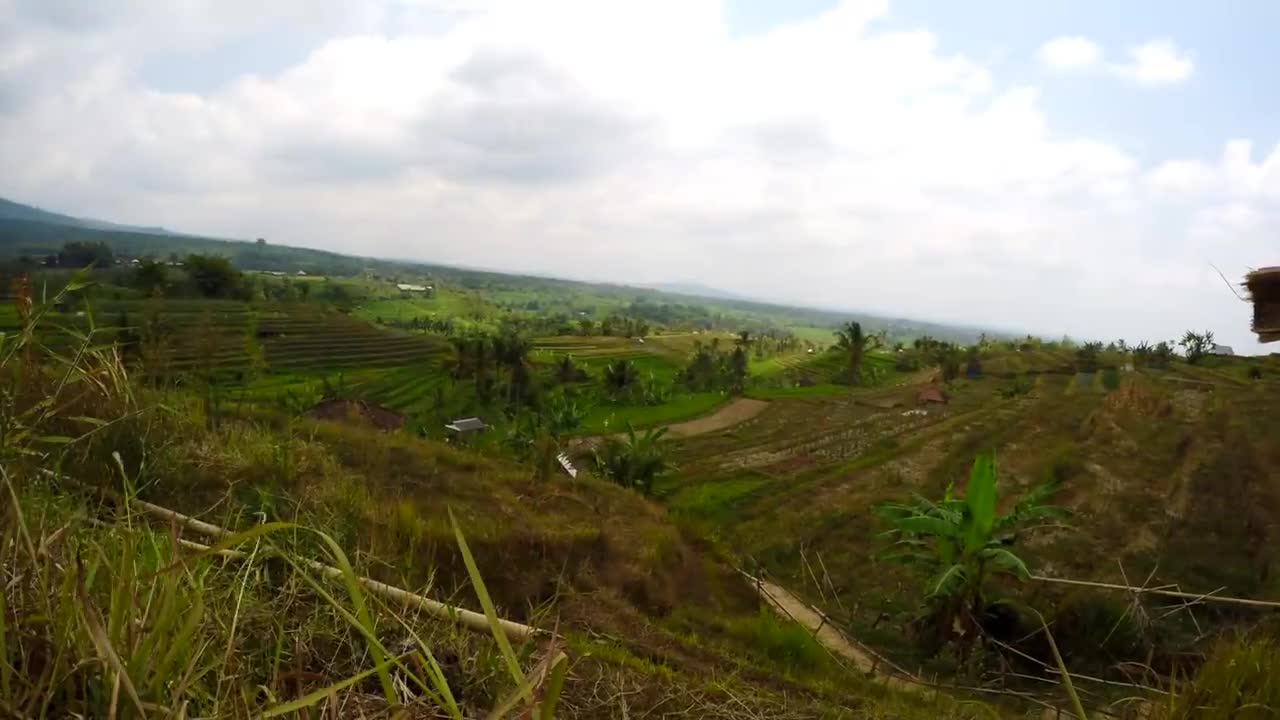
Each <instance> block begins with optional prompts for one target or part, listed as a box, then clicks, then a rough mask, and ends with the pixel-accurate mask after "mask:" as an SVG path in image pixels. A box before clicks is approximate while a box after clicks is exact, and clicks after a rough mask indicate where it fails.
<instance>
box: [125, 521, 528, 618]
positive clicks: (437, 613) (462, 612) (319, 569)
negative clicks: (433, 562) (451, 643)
mask: <svg viewBox="0 0 1280 720" xmlns="http://www.w3.org/2000/svg"><path fill="white" fill-rule="evenodd" d="M129 504H130V505H131V506H132V507H134V508H136V509H137V510H139V511H141V512H144V513H147V514H148V515H152V516H154V517H157V518H160V519H163V520H168V521H170V522H176V523H178V524H180V525H183V526H184V527H187V528H189V529H191V530H192V531H194V532H197V533H200V534H201V535H204V536H205V537H211V538H218V539H223V538H228V537H231V536H232V535H233V534H234V533H232V532H231V531H230V530H227V529H226V528H222V527H219V526H217V525H213V524H212V523H207V522H204V521H203V520H197V519H196V518H193V517H190V516H188V515H183V514H182V513H180V512H177V511H174V510H170V509H168V508H165V507H161V506H159V505H154V504H152V503H149V502H146V501H145V500H137V499H131V500H129ZM179 542H180V543H181V544H182V545H183V546H185V547H189V548H191V549H193V550H201V551H204V550H209V549H210V547H209V546H207V545H201V544H200V543H197V542H192V541H190V540H181V539H180V540H179ZM218 555H219V556H220V557H223V558H226V559H228V560H243V559H245V558H247V557H248V556H247V555H246V554H245V553H242V552H239V551H237V550H223V551H221V552H219V553H218ZM301 561H302V563H303V564H305V565H306V566H308V567H310V568H311V569H312V570H313V571H315V572H316V573H317V574H319V575H323V576H325V577H327V578H330V579H332V580H341V579H342V577H343V573H342V571H341V570H339V569H338V568H336V567H332V566H329V565H325V564H324V563H322V562H319V561H317V560H308V559H305V558H303V559H301ZM358 582H359V583H360V585H361V586H362V587H364V588H365V589H366V590H368V591H369V592H371V593H373V594H375V595H378V596H379V597H382V598H384V599H387V600H393V601H396V602H399V603H402V604H404V605H409V606H412V607H415V608H418V609H420V610H423V611H425V612H426V613H427V614H429V615H431V616H433V617H437V618H440V619H441V620H448V621H449V622H454V623H457V624H459V625H461V626H462V627H465V628H467V629H468V630H474V631H475V632H478V633H489V632H491V630H490V628H489V621H488V619H487V618H485V616H484V614H483V613H478V612H474V611H472V610H466V609H464V608H460V607H455V606H451V605H446V604H445V603H442V602H440V601H438V600H432V599H431V598H427V597H423V596H421V595H417V594H415V593H411V592H409V591H408V590H403V589H401V588H398V587H395V586H393V585H388V584H386V583H384V582H379V581H377V580H373V579H372V578H367V577H360V578H358ZM498 624H499V625H500V626H501V627H502V631H503V633H505V634H506V636H507V637H508V638H511V639H512V640H514V641H516V642H524V641H526V640H530V639H532V638H534V637H537V636H538V635H544V634H547V633H546V631H544V630H539V629H538V628H535V627H531V626H529V625H524V624H522V623H518V622H515V621H514V620H506V619H503V618H498Z"/></svg>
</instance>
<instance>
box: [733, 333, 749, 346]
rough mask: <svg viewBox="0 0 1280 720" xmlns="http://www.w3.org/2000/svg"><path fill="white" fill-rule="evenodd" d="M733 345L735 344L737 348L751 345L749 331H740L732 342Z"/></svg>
mask: <svg viewBox="0 0 1280 720" xmlns="http://www.w3.org/2000/svg"><path fill="white" fill-rule="evenodd" d="M734 344H736V345H737V346H738V347H749V346H750V345H751V331H750V330H740V331H739V332H738V337H737V339H736V340H734Z"/></svg>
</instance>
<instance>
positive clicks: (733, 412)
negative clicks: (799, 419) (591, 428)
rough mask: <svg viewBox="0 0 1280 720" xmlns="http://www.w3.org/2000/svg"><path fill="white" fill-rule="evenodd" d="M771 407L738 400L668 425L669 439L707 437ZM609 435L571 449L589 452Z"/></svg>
mask: <svg viewBox="0 0 1280 720" xmlns="http://www.w3.org/2000/svg"><path fill="white" fill-rule="evenodd" d="M767 407H769V403H768V401H766V400H753V399H751V398H738V399H736V400H733V401H731V402H729V403H728V404H726V405H721V406H720V408H719V409H717V410H716V411H715V412H713V413H711V414H710V415H703V416H702V417H697V418H694V419H692V420H684V421H681V422H677V423H672V424H670V425H667V426H666V428H667V437H669V438H690V437H694V436H696V435H705V434H707V433H713V432H716V431H717V430H724V429H725V428H730V427H733V426H734V425H737V424H738V423H740V422H745V421H747V420H750V419H751V418H753V417H755V416H756V415H759V414H760V413H762V412H764V409H765V408H767ZM605 437H610V436H607V435H593V436H590V437H582V438H577V439H575V440H572V441H570V447H572V448H574V449H575V450H589V449H591V448H594V447H596V445H598V444H599V443H600V441H601V440H603V439H604V438H605ZM612 437H616V438H625V437H626V435H625V434H624V433H616V434H614V435H613V436H612Z"/></svg>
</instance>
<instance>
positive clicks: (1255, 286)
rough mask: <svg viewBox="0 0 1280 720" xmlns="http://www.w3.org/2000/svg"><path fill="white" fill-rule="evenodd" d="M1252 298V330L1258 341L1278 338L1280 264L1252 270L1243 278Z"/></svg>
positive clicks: (1279, 326) (1279, 320) (1279, 321)
mask: <svg viewBox="0 0 1280 720" xmlns="http://www.w3.org/2000/svg"><path fill="white" fill-rule="evenodd" d="M1244 286H1245V287H1246V288H1248V289H1249V297H1250V298H1251V299H1252V300H1253V331H1254V332H1255V333H1257V334H1258V342H1264V343H1265V342H1273V341H1276V340H1280V266H1275V267H1265V268H1261V269H1258V270H1254V271H1253V272H1251V273H1249V274H1248V275H1246V276H1245V278H1244Z"/></svg>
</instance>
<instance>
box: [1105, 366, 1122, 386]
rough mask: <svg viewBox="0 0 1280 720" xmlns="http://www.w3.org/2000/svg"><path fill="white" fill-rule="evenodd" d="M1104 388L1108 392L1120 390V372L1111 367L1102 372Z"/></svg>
mask: <svg viewBox="0 0 1280 720" xmlns="http://www.w3.org/2000/svg"><path fill="white" fill-rule="evenodd" d="M1102 387H1104V388H1106V389H1107V390H1108V391H1111V390H1118V389H1120V371H1119V370H1117V369H1115V368H1113V367H1109V368H1106V369H1104V370H1103V371H1102Z"/></svg>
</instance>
